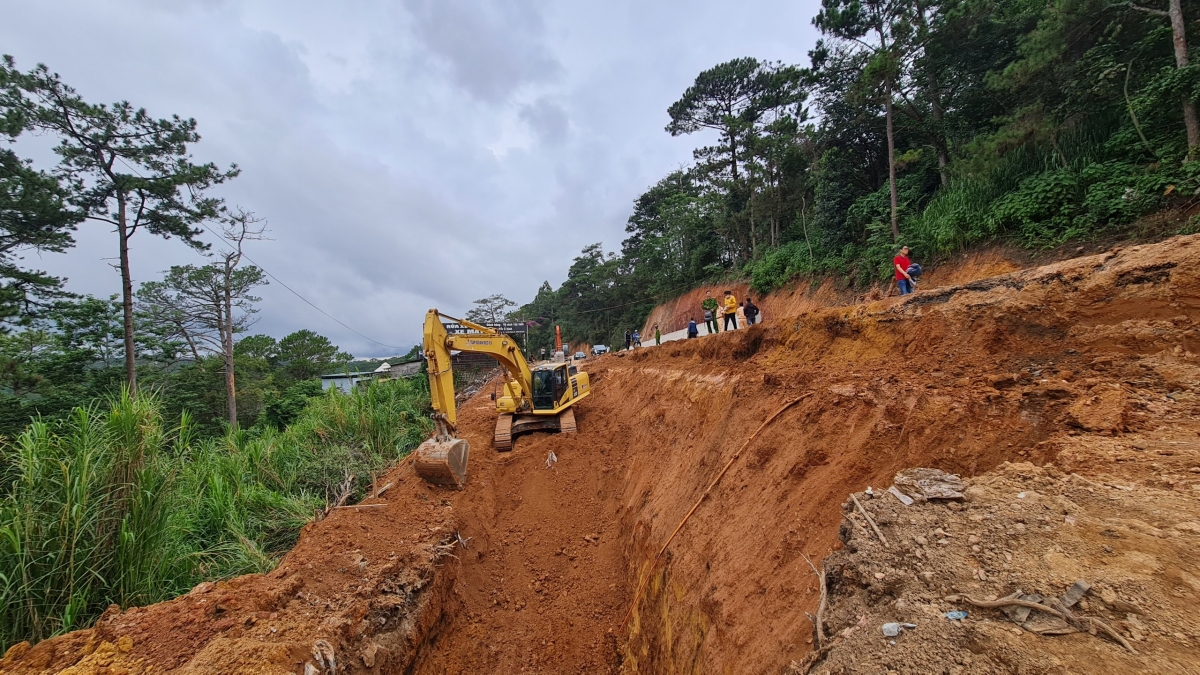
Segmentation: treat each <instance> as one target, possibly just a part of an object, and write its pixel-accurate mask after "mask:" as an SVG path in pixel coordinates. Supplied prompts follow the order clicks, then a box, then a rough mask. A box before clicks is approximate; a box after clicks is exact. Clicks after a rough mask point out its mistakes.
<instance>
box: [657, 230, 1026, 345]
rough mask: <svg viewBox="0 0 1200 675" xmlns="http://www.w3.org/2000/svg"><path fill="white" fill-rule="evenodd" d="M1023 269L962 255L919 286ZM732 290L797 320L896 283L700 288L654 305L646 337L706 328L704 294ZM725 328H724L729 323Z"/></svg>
mask: <svg viewBox="0 0 1200 675" xmlns="http://www.w3.org/2000/svg"><path fill="white" fill-rule="evenodd" d="M1020 268H1021V265H1020V264H1019V263H1018V262H1017V260H1016V256H1014V255H1010V254H1009V252H1007V251H1005V250H1004V249H1002V248H989V249H985V250H982V251H975V252H971V253H965V254H960V255H958V256H955V258H954V259H953V260H951V261H949V262H948V263H946V264H944V265H938V266H931V267H930V269H929V270H928V271H927V272H926V273H925V275H924V276H922V277H921V280H920V283H919V284H918V285H919V286H920V288H921V290H928V289H933V288H941V287H943V286H951V285H955V284H965V283H967V282H970V281H975V280H976V279H983V278H986V277H992V276H996V275H998V274H1004V273H1007V272H1013V271H1015V270H1017V269H1020ZM727 290H728V291H733V294H734V296H736V297H737V299H738V302H741V301H743V300H745V299H746V296H747V295H749V296H750V297H752V298H754V304H756V305H758V308H759V309H760V310H762V311H763V313H764V315H765V316H766V317H768V319H774V318H778V317H787V316H798V315H800V314H805V313H807V312H811V311H814V310H817V309H823V308H825V307H830V306H833V305H845V304H850V303H854V302H864V301H868V300H878V299H881V298H883V297H885V296H886V295H888V294H891V295H895V294H896V288H895V284H894V283H891V282H889V283H887V284H876V285H875V286H873V287H872V288H870V289H868V290H867V292H866V293H855V292H853V291H851V290H846V289H841V288H839V286H838V284H837V283H835V281H834V280H833V279H832V278H826V279H823V280H822V281H821V282H820V283H818V284H816V285H815V286H814V285H813V284H812V282H811V280H809V279H799V280H796V281H794V282H792V283H790V284H787V285H785V286H784V287H783V288H781V289H779V290H777V291H775V292H773V293H769V294H764V295H759V294H758V293H754V292H752V291H751V290H750V284H748V283H746V282H738V283H733V284H725V285H719V284H718V285H712V286H700V287H698V288H694V289H692V290H690V291H688V292H687V293H684V294H683V295H680V296H679V297H677V298H673V299H671V300H668V301H667V302H664V303H663V304H661V305H658V306H657V307H655V308H654V309H653V310H652V311H651V312H650V316H649V317H647V318H646V324H645V325H644V326H643V327H642V335H643V336H646V335H649V336H650V337H651V338H653V337H654V324H656V323H657V324H658V325H659V328H660V329H661V330H662V332H664V333H670V332H672V331H677V330H683V329H684V328H687V323H688V319H690V318H692V317H695V319H696V323H697V324H700V325H703V323H704V310H703V309H702V308H701V307H700V303H702V302H704V298H705V294H706V293H711V294H712V297H713V298H716V299H717V301H718V302H720V299H721V298H722V297H723V294H724V293H725V291H727ZM721 325H722V326H724V323H723V322H722V324H721ZM722 330H723V328H722ZM642 341H643V343H646V344H649V343H650V342H651V341H650V340H646V339H645V338H643V340H642Z"/></svg>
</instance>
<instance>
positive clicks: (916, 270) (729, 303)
mask: <svg viewBox="0 0 1200 675" xmlns="http://www.w3.org/2000/svg"><path fill="white" fill-rule="evenodd" d="M908 255H909V250H908V247H907V246H901V247H900V250H899V251H898V252H897V254H896V257H895V258H893V259H892V265H893V266H894V267H895V273H896V274H895V276H896V286H897V287H898V288H899V290H900V295H908V294H909V293H912V292H913V291H914V290H916V286H917V283H916V280H917V277H919V276H921V272H922V270H921V266H920V265H918V264H916V263H914V262H912V260H911V259H910V258H909V257H908ZM700 310H701V311H702V312H703V313H704V328H705V330H706V331H707V332H706V333H705V334H706V335H713V334H714V333H719V332H721V330H720V324H721V321H722V319H724V323H725V330H727V331H729V330H737V329H738V328H746V327H747V326H753V325H754V324H756V323H758V315H759V310H758V306H757V305H755V304H754V301H753V300H751V299H750V298H746V299H745V301H743V302H740V303H739V302H738V299H737V297H735V296H734V294H733V291H725V293H724V297H722V298H721V299H720V300H718V299H717V298H714V297H713V296H712V291H705V293H704V301H703V302H701V303H700ZM687 336H688V337H689V338H695V337H700V327H699V326H698V325H697V324H696V317H695V316H692V317H691V318H690V319H689V320H688V325H687ZM661 340H662V333H661V332H660V331H659V329H658V324H654V344H656V345H657V344H661ZM641 346H642V340H641V336H640V335H639V334H638V332H637V331H633V332H632V333H630V331H625V348H626V349H631V348H634V347H641Z"/></svg>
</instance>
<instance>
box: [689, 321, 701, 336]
mask: <svg viewBox="0 0 1200 675" xmlns="http://www.w3.org/2000/svg"><path fill="white" fill-rule="evenodd" d="M687 336H688V339H689V340H690V339H692V338H694V337H700V329H699V328H697V327H696V317H694V316H693V317H692V318H690V319H688V331H687Z"/></svg>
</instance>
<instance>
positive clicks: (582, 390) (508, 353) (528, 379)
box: [413, 309, 591, 486]
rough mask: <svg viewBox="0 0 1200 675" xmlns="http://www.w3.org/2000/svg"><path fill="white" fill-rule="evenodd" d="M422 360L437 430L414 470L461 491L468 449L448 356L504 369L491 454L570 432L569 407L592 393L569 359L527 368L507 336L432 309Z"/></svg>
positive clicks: (423, 447) (417, 452)
mask: <svg viewBox="0 0 1200 675" xmlns="http://www.w3.org/2000/svg"><path fill="white" fill-rule="evenodd" d="M442 319H449V320H451V321H455V322H457V323H458V324H459V325H461V326H463V327H464V328H466V329H467V330H469V331H471V332H468V333H450V332H448V331H447V330H446V326H445V325H444V324H443V323H442ZM424 338H425V345H424V346H425V360H426V364H427V366H428V371H429V396H430V399H431V400H432V403H433V421H434V424H435V425H436V430H435V432H434V435H433V437H432V438H430V439H428V440H427V441H425V442H424V443H422V444H421V445H419V446H417V449H416V450H415V451H414V462H413V465H414V467H415V468H416V470H417V475H419V476H420V477H421V478H424V479H425V480H427V481H429V482H430V483H435V484H438V485H458V486H461V485H462V484H463V483H464V482H466V480H467V460H468V458H469V457H470V453H471V445H470V444H469V443H467V441H466V439H464V438H458V437H457V436H456V435H455V434H456V432H457V431H458V411H457V408H456V406H455V401H454V372H453V370H452V369H451V367H450V354H451V352H453V351H459V352H469V353H472V354H487V355H489V356H492V357H493V358H495V359H496V360H497V361H499V362H500V366H501V368H503V369H504V391H503V393H502V394H501V395H500V396H497V395H496V394H495V393H493V394H492V398H493V399H494V400H495V401H496V412H498V413H499V418H498V419H497V420H496V433H495V437H494V441H493V442H494V444H495V447H496V450H499V451H501V452H507V451H509V450H512V446H513V439H514V438H516V436H517V435H518V434H523V433H525V432H529V431H561V432H563V433H574V432H575V411H574V410H572V409H571V406H573V405H575V404H576V403H578V402H579V400H580V399H582V398H585V397H586V396H587V395H588V394H590V393H591V383H590V381H589V380H588V375H587V373H584V372H581V371H579V370H578V369H577V368H576V367H575V364H574V363H573V362H571V361H570V359H567V360H566V361H565V362H563V363H547V364H543V365H539V366H535V367H532V368H531V367H530V366H529V362H528V361H526V360H525V355H524V354H522V353H521V350H520V349H519V348H518V347H517V343H516V341H514V340H513V338H511V337H510V336H508V335H505V334H504V333H501V332H499V331H496V330H494V329H491V328H488V327H486V326H481V325H479V324H476V323H472V322H470V321H463V320H462V319H455V318H454V317H452V316H449V315H446V314H442V313H441V312H439V311H437V310H436V309H431V310H429V311H428V312H426V313H425V329H424Z"/></svg>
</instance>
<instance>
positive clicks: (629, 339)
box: [625, 331, 633, 351]
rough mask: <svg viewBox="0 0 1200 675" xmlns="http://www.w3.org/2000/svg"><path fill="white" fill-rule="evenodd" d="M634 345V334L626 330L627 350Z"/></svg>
mask: <svg viewBox="0 0 1200 675" xmlns="http://www.w3.org/2000/svg"><path fill="white" fill-rule="evenodd" d="M632 346H633V334H632V333H630V332H629V331H625V351H629V348H630V347H632Z"/></svg>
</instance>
